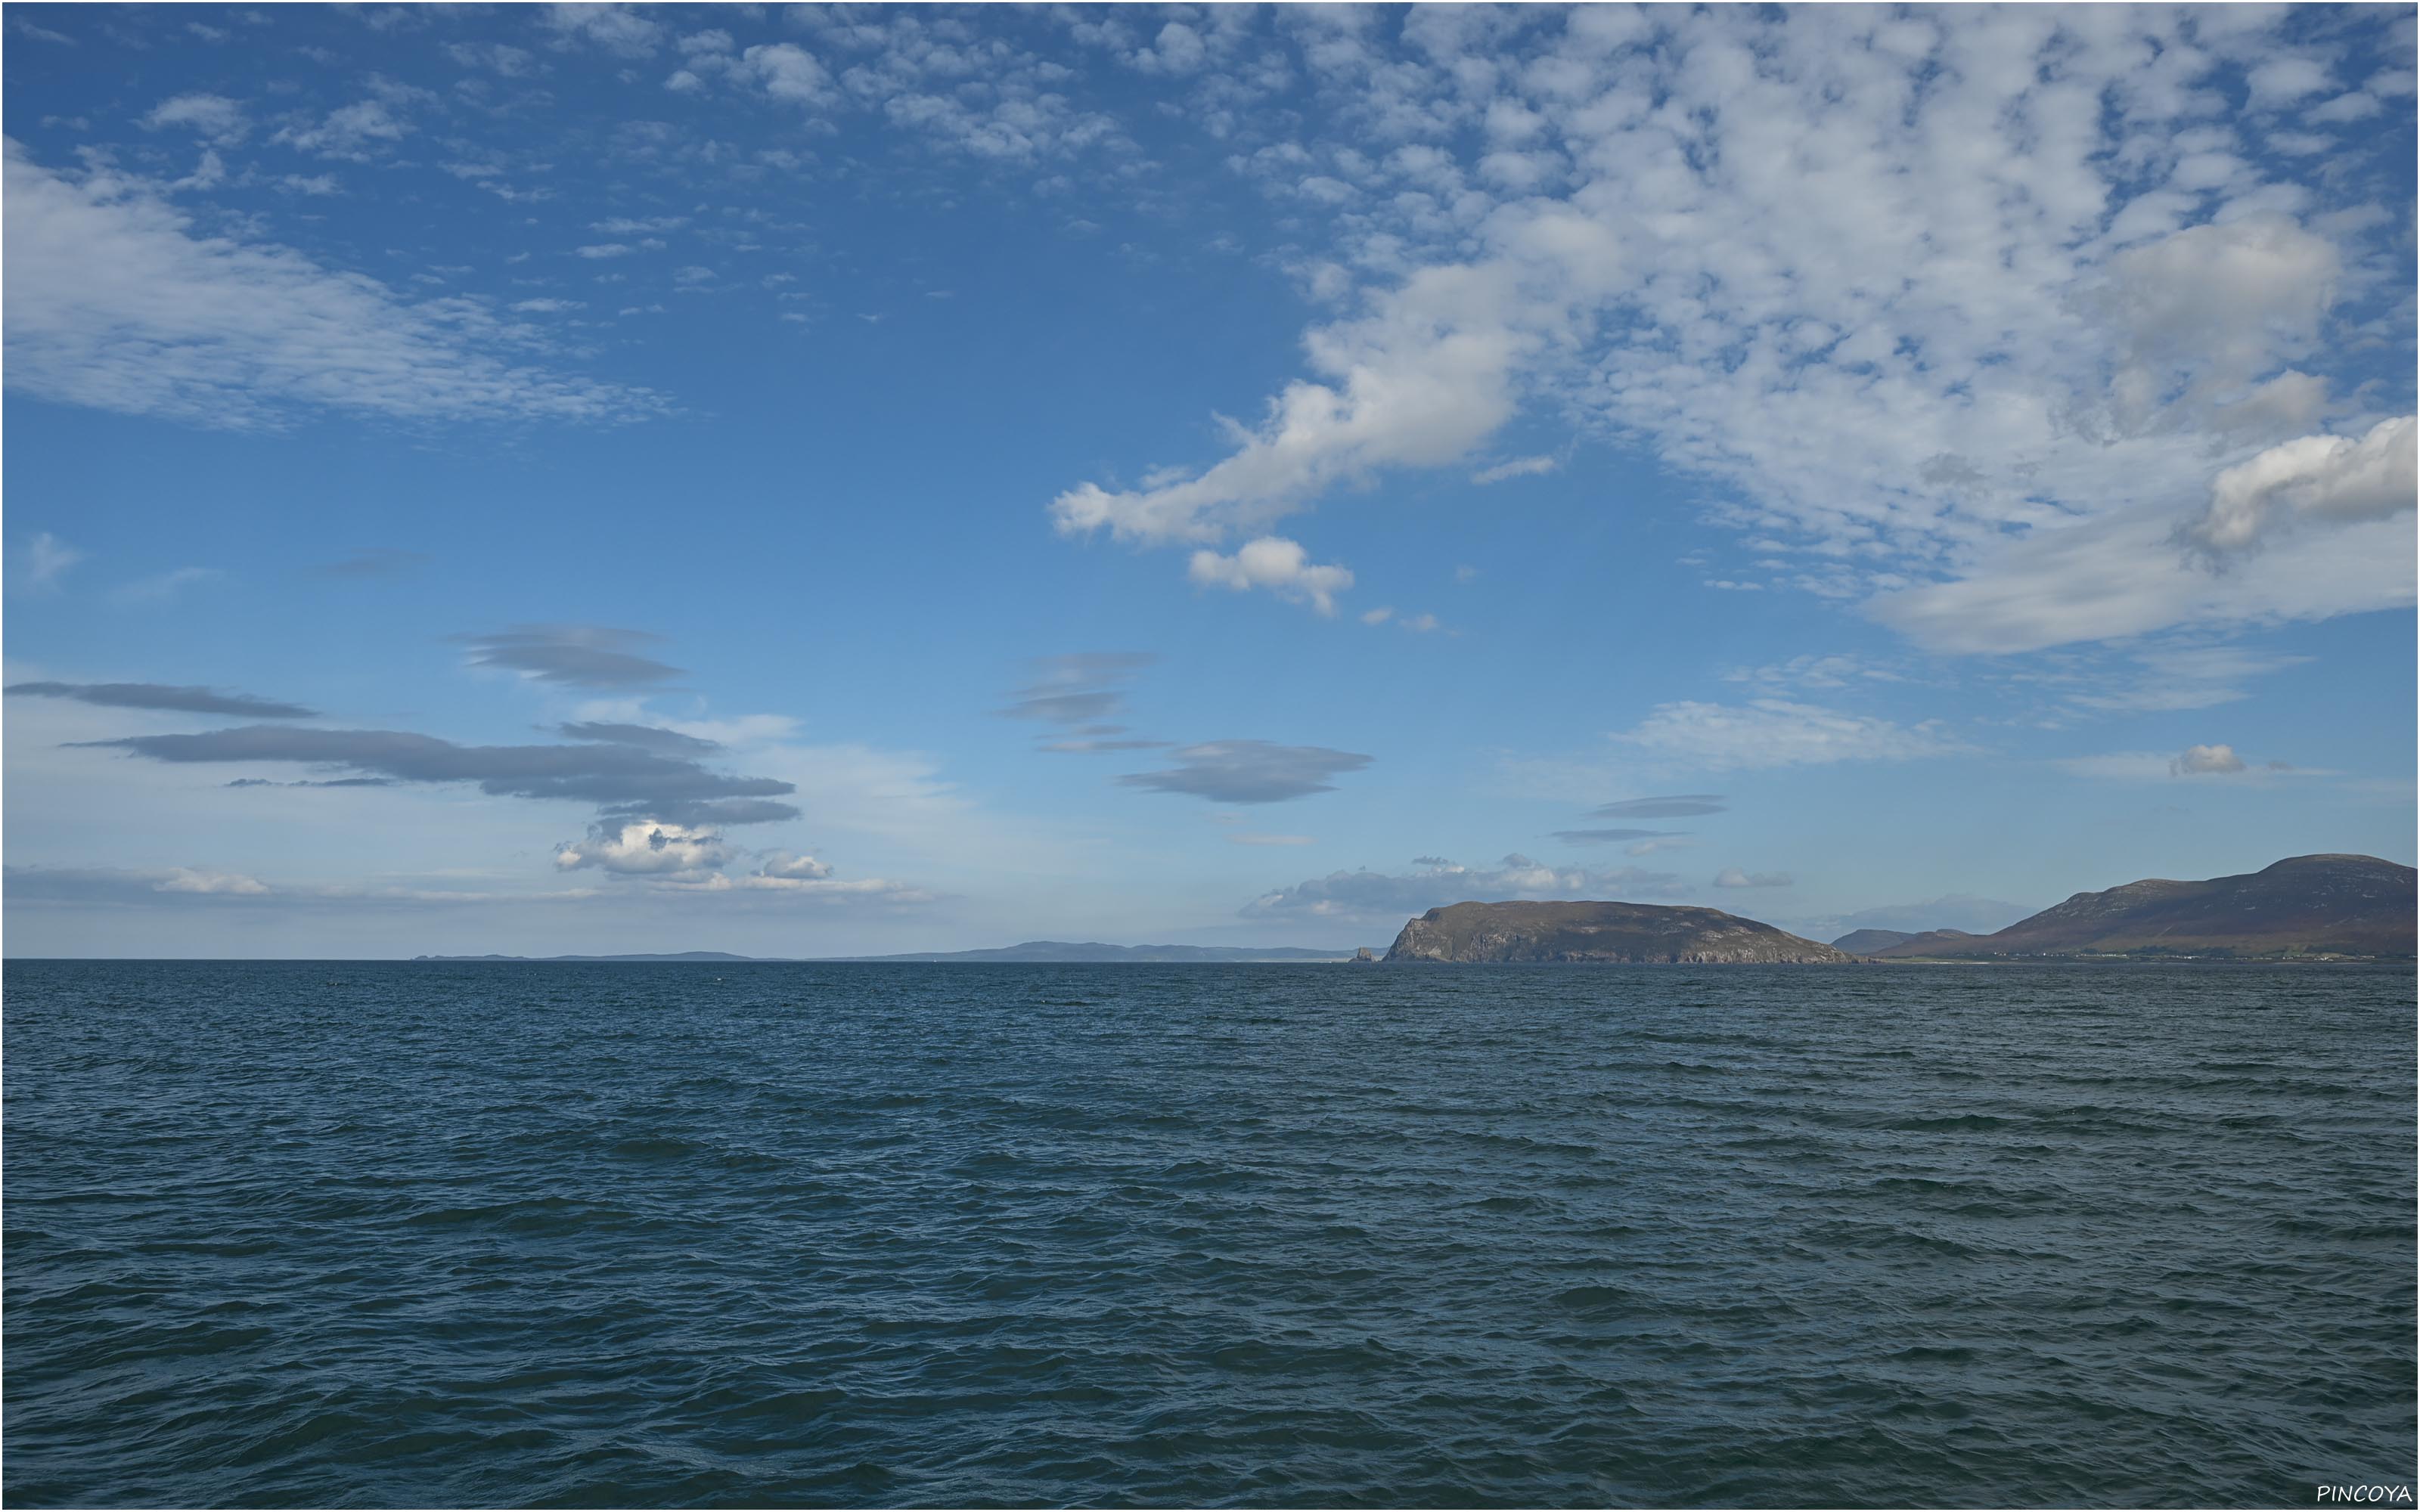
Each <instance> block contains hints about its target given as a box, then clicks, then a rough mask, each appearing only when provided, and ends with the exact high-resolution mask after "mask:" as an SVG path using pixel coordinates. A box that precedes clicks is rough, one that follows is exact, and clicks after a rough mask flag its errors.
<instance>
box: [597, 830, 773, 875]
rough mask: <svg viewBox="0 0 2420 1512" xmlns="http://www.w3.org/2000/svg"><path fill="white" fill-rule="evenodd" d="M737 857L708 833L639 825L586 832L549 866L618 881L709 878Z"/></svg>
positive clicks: (728, 846)
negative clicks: (591, 870)
mask: <svg viewBox="0 0 2420 1512" xmlns="http://www.w3.org/2000/svg"><path fill="white" fill-rule="evenodd" d="M739 854H740V852H739V851H738V849H737V847H735V846H733V845H732V844H731V843H730V842H729V841H725V840H724V839H723V838H722V837H721V835H719V834H716V833H714V832H713V831H711V830H702V829H694V828H691V827H690V826H689V825H674V824H664V823H659V822H658V821H655V820H645V819H642V820H636V821H632V822H629V823H605V824H599V825H593V826H591V828H590V829H589V832H588V838H587V839H586V840H583V841H567V842H566V843H565V844H563V845H562V846H559V847H558V848H557V849H556V850H555V853H554V864H555V865H556V866H557V867H558V868H560V869H562V870H564V871H566V872H571V871H578V870H580V869H582V868H583V867H592V866H593V867H596V868H598V869H599V870H601V871H605V872H613V873H615V874H616V875H620V876H668V875H673V874H676V873H681V872H696V873H703V872H709V871H712V870H714V869H716V868H718V867H721V866H723V865H725V864H727V863H728V862H730V861H732V860H734V859H736V858H737V856H739Z"/></svg>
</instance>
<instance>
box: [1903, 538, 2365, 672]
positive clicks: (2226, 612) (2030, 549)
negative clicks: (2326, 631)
mask: <svg viewBox="0 0 2420 1512" xmlns="http://www.w3.org/2000/svg"><path fill="white" fill-rule="evenodd" d="M2182 523H2183V521H2182V520H2181V518H2180V517H2179V516H2177V515H2174V514H2171V513H2169V512H2167V511H2165V510H2149V509H2136V510H2118V511H2113V512H2112V513H2110V514H2107V515H2105V516H2102V517H2098V518H2086V519H2081V520H2078V521H2076V522H2074V523H2072V524H2069V525H2065V526H2062V527H2060V528H2057V529H2054V530H2043V531H2040V532H2035V533H2034V534H2033V535H2032V536H2030V537H2028V538H2027V539H2025V540H2024V541H2021V542H2018V543H2017V544H2016V545H2014V546H2012V547H2009V548H2007V549H2006V550H2003V551H2001V552H1999V553H1998V554H1997V555H1996V556H1994V557H1993V558H1992V559H1991V560H1990V561H1988V562H1987V563H1984V564H1982V565H1980V566H1978V568H1976V569H1975V570H1974V571H1972V572H1970V573H1968V574H1967V575H1966V576H1965V577H1963V578H1960V579H1952V580H1950V581H1947V582H1940V583H1932V584H1928V585H1926V586H1923V587H1919V588H1910V589H1902V590H1898V591H1895V592H1891V593H1885V594H1882V595H1880V596H1879V597H1877V598H1875V599H1873V600H1872V601H1871V602H1870V603H1869V604H1868V606H1867V611H1868V612H1869V613H1870V614H1871V615H1872V616H1873V617H1874V618H1876V619H1878V620H1880V621H1882V622H1883V623H1884V624H1885V625H1891V626H1893V627H1894V628H1897V629H1899V630H1901V631H1904V632H1906V633H1907V634H1909V635H1910V636H1913V637H1914V638H1915V639H1916V640H1920V641H1922V642H1924V643H1925V644H1926V645H1928V646H1931V647H1932V648H1933V649H1935V650H1940V651H1949V652H1980V653H2008V652H2021V651H2037V650H2040V649H2041V648H2043V647H2046V646H2056V645H2064V644H2067V643H2070V642H2072V641H2077V640H2118V639H2121V638H2124V637H2128V636H2136V635H2143V634H2146V633H2148V632H2150V631H2154V630H2160V629H2164V628H2168V627H2171V626H2189V627H2191V626H2199V627H2210V628H2216V629H2226V630H2234V629H2241V628H2242V627H2244V626H2246V625H2262V624H2276V623H2281V622H2285V621H2291V620H2317V619H2326V618H2328V617H2329V616H2331V615H2336V614H2348V613H2352V612H2355V611H2357V610H2361V609H2395V608H2400V607H2402V606H2404V605H2408V604H2410V603H2411V602H2412V531H2411V529H2410V528H2409V527H2408V526H2405V525H2403V524H2400V523H2398V522H2396V521H2392V520H2369V521H2364V522H2358V523H2354V524H2350V525H2345V526H2341V527H2339V528H2337V529H2335V530H2334V531H2325V532H2319V531H2310V532H2294V533H2290V534H2286V535H2281V536H2279V537H2278V538H2277V539H2275V540H2274V541H2273V542H2271V543H2270V545H2269V547H2268V548H2267V549H2265V550H2263V551H2260V552H2257V553H2247V554H2245V555H2244V556H2243V557H2242V559H2240V560H2236V561H2231V562H2229V563H2227V564H2226V570H2225V571H2213V570H2211V569H2210V568H2209V567H2207V566H2204V565H2202V564H2200V563H2197V562H2195V561H2194V560H2193V559H2191V558H2189V557H2188V556H2187V555H2185V554H2184V551H2183V548H2180V546H2179V545H2178V543H2177V534H2178V531H2179V529H2180V525H2181V524H2182Z"/></svg>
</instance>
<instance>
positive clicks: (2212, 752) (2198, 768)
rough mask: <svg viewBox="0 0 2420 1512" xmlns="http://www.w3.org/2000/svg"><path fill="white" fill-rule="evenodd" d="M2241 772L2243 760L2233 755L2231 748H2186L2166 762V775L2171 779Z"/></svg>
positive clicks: (2233, 751)
mask: <svg viewBox="0 0 2420 1512" xmlns="http://www.w3.org/2000/svg"><path fill="white" fill-rule="evenodd" d="M2242 770H2243V758H2242V757H2241V756H2238V755H2237V754H2235V748H2234V747H2232V746H2187V747H2186V748H2184V750H2183V751H2182V752H2181V753H2180V754H2178V755H2177V756H2175V757H2172V758H2171V759H2170V760H2169V762H2168V775H2169V776H2171V777H2198V776H2203V775H2207V774H2211V773H2227V772H2240V771H2242Z"/></svg>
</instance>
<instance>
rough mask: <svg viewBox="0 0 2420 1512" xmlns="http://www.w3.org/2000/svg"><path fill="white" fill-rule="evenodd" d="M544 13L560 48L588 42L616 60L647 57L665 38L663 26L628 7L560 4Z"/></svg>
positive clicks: (556, 44)
mask: <svg viewBox="0 0 2420 1512" xmlns="http://www.w3.org/2000/svg"><path fill="white" fill-rule="evenodd" d="M542 14H543V15H544V16H545V18H546V24H547V26H548V27H549V29H551V31H552V32H553V33H554V45H555V46H557V47H568V46H570V45H571V44H573V43H574V42H581V41H584V42H587V43H590V44H591V45H594V46H596V47H599V48H602V49H603V50H605V51H606V52H608V53H611V54H613V55H615V56H616V57H627V58H643V57H647V56H649V55H651V54H654V52H655V51H656V47H657V44H658V43H659V41H661V40H662V38H663V32H664V29H663V28H662V27H661V26H659V25H658V24H656V23H654V22H652V21H649V20H648V19H646V18H645V17H644V16H642V15H640V14H639V13H638V12H637V10H635V9H634V8H631V7H629V6H627V5H589V4H557V5H550V6H548V7H546V8H544V10H543V12H542Z"/></svg>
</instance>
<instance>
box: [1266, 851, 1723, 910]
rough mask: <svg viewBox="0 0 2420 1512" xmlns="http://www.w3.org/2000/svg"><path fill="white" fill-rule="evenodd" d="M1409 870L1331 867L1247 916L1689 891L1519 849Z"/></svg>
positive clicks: (1667, 880)
mask: <svg viewBox="0 0 2420 1512" xmlns="http://www.w3.org/2000/svg"><path fill="white" fill-rule="evenodd" d="M1412 865H1413V867H1414V868H1415V870H1413V871H1411V872H1371V871H1366V870H1365V871H1358V872H1329V873H1328V874H1327V875H1326V876H1324V877H1312V878H1311V879H1309V880H1308V881H1304V882H1297V883H1295V885H1294V886H1293V887H1280V888H1279V889H1278V890H1276V891H1274V892H1270V893H1264V894H1263V895H1262V896H1261V897H1258V898H1255V899H1253V900H1252V901H1251V902H1250V903H1247V904H1245V905H1244V907H1243V909H1242V914H1243V917H1244V918H1337V919H1373V920H1383V919H1393V920H1396V921H1398V922H1400V921H1402V920H1403V919H1404V918H1408V917H1410V916H1412V915H1414V914H1421V913H1426V912H1427V911H1428V910H1430V909H1432V908H1442V907H1444V906H1446V905H1447V904H1450V903H1499V902H1504V901H1506V900H1510V899H1516V898H1532V899H1548V898H1552V899H1565V900H1593V901H1607V902H1621V901H1623V900H1625V899H1637V898H1670V897H1677V896H1682V895H1684V894H1685V893H1686V892H1687V891H1688V888H1687V887H1685V886H1684V885H1683V883H1682V881H1681V879H1680V878H1679V877H1677V876H1675V875H1674V874H1672V873H1671V872H1650V871H1645V870H1642V869H1640V868H1637V867H1623V868H1621V869H1620V870H1618V871H1610V872H1607V871H1593V870H1590V869H1589V868H1586V867H1554V866H1548V865H1545V864H1544V863H1542V862H1539V861H1535V860H1532V859H1531V858H1529V857H1528V856H1522V855H1519V854H1517V853H1516V854H1514V855H1511V856H1505V857H1504V858H1503V860H1502V861H1500V862H1498V863H1497V865H1495V866H1493V867H1468V866H1459V865H1456V864H1455V863H1454V862H1452V861H1450V860H1447V859H1446V858H1444V857H1442V856H1421V857H1419V858H1418V859H1417V860H1415V861H1414V862H1413V863H1412Z"/></svg>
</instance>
